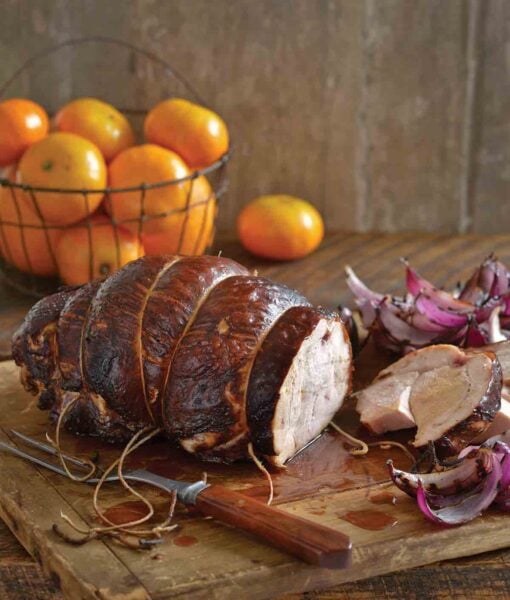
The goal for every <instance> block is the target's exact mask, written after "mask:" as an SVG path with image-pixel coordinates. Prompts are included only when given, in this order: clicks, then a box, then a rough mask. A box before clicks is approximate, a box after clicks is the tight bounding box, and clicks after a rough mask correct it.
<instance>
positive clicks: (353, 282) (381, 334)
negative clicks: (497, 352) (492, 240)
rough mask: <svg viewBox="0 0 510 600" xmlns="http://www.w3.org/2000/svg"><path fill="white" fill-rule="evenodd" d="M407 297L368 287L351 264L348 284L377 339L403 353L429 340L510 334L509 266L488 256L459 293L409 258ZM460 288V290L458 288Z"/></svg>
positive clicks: (472, 340)
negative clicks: (427, 275) (426, 275)
mask: <svg viewBox="0 0 510 600" xmlns="http://www.w3.org/2000/svg"><path fill="white" fill-rule="evenodd" d="M404 264H405V267H406V294H405V296H401V297H397V296H387V295H386V296H385V295H384V294H381V293H379V292H376V291H374V290H371V289H369V288H368V287H367V286H366V285H365V284H364V283H363V282H362V281H361V279H360V278H359V277H358V276H357V275H356V274H355V273H354V271H353V270H352V269H351V268H350V267H346V274H347V285H348V286H349V288H350V290H351V292H352V293H353V294H354V297H355V301H356V305H357V307H358V310H359V312H360V313H361V317H362V321H363V324H364V326H365V327H366V328H367V329H368V331H369V332H370V333H373V334H374V336H373V337H374V340H375V342H376V344H377V345H378V346H379V347H381V348H383V349H386V350H391V351H392V352H396V353H398V354H405V353H406V352H409V351H411V350H414V349H418V348H423V347H424V346H428V345H430V344H439V343H450V344H455V345H457V346H460V347H464V348H466V347H478V346H483V345H485V344H488V343H492V342H493V341H495V340H499V341H501V340H506V339H510V331H509V330H510V285H509V273H508V271H507V269H506V267H505V266H504V265H503V264H502V263H501V262H499V261H497V260H496V259H495V258H494V257H492V256H490V257H489V258H487V259H486V260H485V261H484V262H483V263H482V265H481V266H480V267H478V268H477V269H476V270H475V272H474V273H473V275H472V276H471V277H470V279H469V280H468V281H467V283H466V284H464V285H460V286H459V288H458V290H457V292H452V293H450V292H448V291H445V290H442V289H439V288H436V287H435V286H434V285H433V284H432V283H431V282H430V281H427V280H426V279H424V278H423V277H421V275H419V274H418V273H417V272H416V271H415V270H414V269H413V268H412V267H411V266H410V265H409V263H408V262H407V261H405V260H404ZM459 290H460V291H459Z"/></svg>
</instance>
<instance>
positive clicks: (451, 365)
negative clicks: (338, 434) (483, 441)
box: [357, 344, 502, 453]
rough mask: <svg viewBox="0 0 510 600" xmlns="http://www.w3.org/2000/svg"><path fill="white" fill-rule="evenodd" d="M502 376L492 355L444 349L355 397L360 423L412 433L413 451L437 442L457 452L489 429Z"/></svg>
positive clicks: (399, 367) (410, 358)
mask: <svg viewBox="0 0 510 600" xmlns="http://www.w3.org/2000/svg"><path fill="white" fill-rule="evenodd" d="M501 387H502V375H501V366H500V364H499V362H498V360H497V358H496V355H495V354H494V353H490V352H486V353H483V352H477V353H474V352H465V351H463V350H460V349H459V348H456V347H454V346H449V345H445V344H441V345H437V346H429V347H428V348H424V349H423V350H417V351H415V352H412V353H410V354H409V355H407V356H406V357H404V358H402V359H400V360H399V361H397V362H396V363H394V364H393V365H391V366H390V367H388V368H387V369H384V370H383V371H381V372H380V373H379V375H378V376H377V377H376V378H375V380H374V382H373V383H372V384H371V385H370V386H369V387H368V388H366V389H365V390H363V391H362V392H361V393H360V394H359V399H358V406H357V409H358V412H359V413H360V414H361V421H362V422H363V423H364V424H365V425H366V426H367V427H369V428H370V429H372V430H373V431H374V432H375V433H384V432H385V431H393V430H396V429H404V428H406V427H412V426H413V425H414V424H415V425H416V426H417V428H418V430H417V433H416V438H415V440H414V445H415V446H418V447H419V446H424V445H426V444H427V443H428V442H438V443H439V446H441V447H443V448H444V449H445V450H446V451H447V452H448V453H451V452H458V451H460V450H461V449H462V448H464V447H465V446H466V445H468V444H469V443H470V442H472V441H473V439H475V438H476V437H477V436H478V435H480V434H482V433H483V432H484V431H485V430H486V429H488V427H489V426H490V424H491V422H492V420H493V419H494V417H495V415H496V413H497V412H498V410H499V408H500V401H501Z"/></svg>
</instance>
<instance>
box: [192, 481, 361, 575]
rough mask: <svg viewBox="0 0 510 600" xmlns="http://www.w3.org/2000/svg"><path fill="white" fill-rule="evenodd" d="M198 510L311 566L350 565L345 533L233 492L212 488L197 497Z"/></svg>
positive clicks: (222, 488)
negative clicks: (250, 534)
mask: <svg viewBox="0 0 510 600" xmlns="http://www.w3.org/2000/svg"><path fill="white" fill-rule="evenodd" d="M196 507H197V508H198V509H199V510H200V512H201V513H202V514H204V515H209V516H211V517H214V518H215V519H217V520H218V521H222V522H223V523H226V524H227V525H232V526H233V527H236V528H237V529H242V530H244V531H247V532H249V533H252V534H253V535H255V536H257V537H259V538H262V539H263V540H264V541H266V542H268V543H269V544H270V545H272V546H276V547H277V548H279V549H280V550H284V551H285V552H288V553H289V554H293V555H294V556H297V557H298V558H300V559H301V560H304V561H306V562H308V563H311V564H314V565H318V566H320V567H326V568H328V569H341V568H344V567H347V566H348V565H349V564H350V557H351V540H350V539H349V538H348V537H347V536H346V535H344V534H343V533H340V532H339V531H336V530H335V529H330V528H329V527H324V525H319V524H317V523H314V522H313V521H308V520H306V519H302V518H301V517H297V516H294V515H292V514H290V513H287V512H285V511H283V510H279V509H277V508H273V507H271V506H267V505H266V504H263V503H262V502H259V501H258V500H253V499H252V498H249V497H248V496H244V495H243V494H239V493H238V492H234V491H233V490H229V489H227V488H224V487H222V486H219V485H211V486H210V487H208V488H206V489H205V490H203V491H202V492H200V494H199V495H198V496H197V499H196Z"/></svg>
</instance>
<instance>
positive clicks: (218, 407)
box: [163, 276, 309, 460]
mask: <svg viewBox="0 0 510 600" xmlns="http://www.w3.org/2000/svg"><path fill="white" fill-rule="evenodd" d="M300 305H301V306H306V305H309V302H308V301H307V300H306V298H304V297H303V296H301V295H300V294H298V292H296V291H294V290H291V289H289V288H287V287H285V286H283V285H278V284H276V283H272V282H270V281H268V280H267V279H263V278H262V277H254V276H237V277H229V278H228V279H225V280H224V281H222V282H221V283H219V284H218V285H217V286H216V287H215V288H214V290H213V291H212V292H211V293H210V294H209V296H208V297H207V300H206V302H205V303H204V305H203V306H202V307H201V309H200V310H199V312H198V314H197V317H196V319H195V321H194V322H193V324H192V325H191V327H190V329H189V330H188V332H187V333H186V335H185V336H184V337H183V339H182V340H181V343H180V344H179V347H178V350H177V352H176V355H175V358H174V360H173V362H172V366H171V370H170V374H169V378H168V386H167V388H166V390H165V394H164V398H163V405H164V418H165V424H166V426H167V427H168V429H169V430H170V431H171V432H172V433H173V434H174V435H175V436H176V437H178V438H179V439H180V440H181V444H182V445H183V446H184V447H185V448H186V449H187V450H189V451H193V452H196V453H199V454H200V455H201V456H203V457H204V458H211V459H214V458H221V459H224V460H235V459H238V458H241V457H245V456H246V455H247V454H246V453H247V443H248V436H247V431H248V428H247V419H246V391H247V387H248V379H249V376H250V370H251V366H252V363H253V360H254V359H255V355H256V352H257V349H258V347H259V345H260V343H261V342H262V339H263V336H264V334H265V333H266V332H267V331H268V330H269V328H270V327H271V325H272V324H273V323H274V322H275V321H276V319H277V318H278V317H279V316H280V315H281V314H282V313H283V312H284V311H285V310H287V309H288V308H290V307H292V306H300ZM225 306H228V310H227V311H226V310H225Z"/></svg>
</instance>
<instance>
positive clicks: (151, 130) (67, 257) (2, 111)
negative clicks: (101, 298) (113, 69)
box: [0, 98, 229, 285]
mask: <svg viewBox="0 0 510 600" xmlns="http://www.w3.org/2000/svg"><path fill="white" fill-rule="evenodd" d="M144 134H145V143H143V144H140V145H135V136H134V133H133V130H132V128H131V125H130V123H129V122H128V121H127V119H126V118H125V117H124V115H123V114H122V113H120V112H119V111H118V110H117V109H116V108H114V107H113V106H111V105H109V104H107V103H105V102H103V101H101V100H98V99H95V98H80V99H77V100H74V101H72V102H70V103H69V104H66V105H65V106H63V107H62V108H61V109H60V110H59V111H58V113H57V114H56V116H55V117H54V119H52V121H51V122H50V119H49V118H48V115H47V114H46V112H45V111H44V110H43V108H41V107H40V106H39V105H37V104H36V103H34V102H32V101H30V100H25V99H11V100H6V101H4V102H2V103H0V177H3V178H4V179H8V180H10V181H12V182H15V183H17V184H22V185H27V186H31V187H30V188H28V189H24V188H23V187H11V186H3V187H0V254H1V255H2V256H3V258H4V259H5V260H6V261H7V262H9V263H11V264H13V265H14V266H15V267H17V268H18V269H20V270H22V271H25V272H29V273H34V274H36V275H41V276H50V275H59V276H60V278H61V279H62V280H63V281H64V282H65V283H67V284H70V285H74V284H81V283H84V282H86V281H88V280H89V279H90V277H91V276H92V278H96V277H104V276H106V275H108V274H109V273H111V272H112V271H114V270H115V269H117V268H119V267H121V266H122V265H124V264H126V263H127V262H129V261H131V260H134V259H136V258H138V257H139V256H142V255H143V254H165V253H168V254H173V253H176V252H177V251H178V250H179V251H180V253H181V254H202V253H203V252H204V250H205V248H206V247H207V245H208V244H209V242H210V240H211V236H212V233H213V225H214V217H215V212H216V199H215V197H214V192H213V190H212V188H211V185H210V183H209V181H208V179H207V178H206V177H205V176H204V175H200V176H198V177H196V178H189V177H190V176H191V175H192V174H193V173H194V172H196V171H197V170H200V169H203V168H205V167H207V166H209V165H211V164H212V163H214V162H215V161H217V160H219V159H220V158H221V157H222V156H223V155H224V154H225V153H226V152H227V150H228V147H229V134H228V130H227V127H226V125H225V123H224V122H223V120H222V119H221V118H220V117H219V116H218V115H217V114H215V113H214V112H212V111H210V110H209V109H207V108H204V107H202V106H199V105H197V104H194V103H192V102H189V101H187V100H183V99H179V98H172V99H169V100H165V101H163V102H160V103H159V104H157V105H156V106H155V107H154V108H153V109H152V110H150V111H149V113H148V114H147V117H146V119H145V123H144ZM2 170H3V174H2ZM186 178H188V179H186ZM181 179H183V180H184V181H181V182H180V183H179V182H178V183H173V184H171V185H161V186H154V187H151V184H155V183H159V182H165V181H171V180H181ZM142 184H144V185H148V186H149V187H148V189H146V190H144V191H140V189H135V190H133V189H129V188H137V187H139V186H141V185H142ZM32 188H35V191H34V190H32ZM38 188H41V190H40V191H38ZM43 188H44V189H43ZM105 188H111V189H113V190H117V191H113V192H111V193H109V194H105V193H104V190H105ZM126 188H128V189H126ZM82 190H87V193H86V194H85V193H83V192H82ZM186 207H188V208H187V210H186ZM166 213H170V214H167V215H166ZM141 215H143V219H140V217H141ZM165 215H166V216H165ZM113 223H115V224H116V227H114V226H113ZM43 224H44V225H45V227H44V228H43V227H42V225H43ZM91 249H92V251H91ZM91 267H92V273H91Z"/></svg>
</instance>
